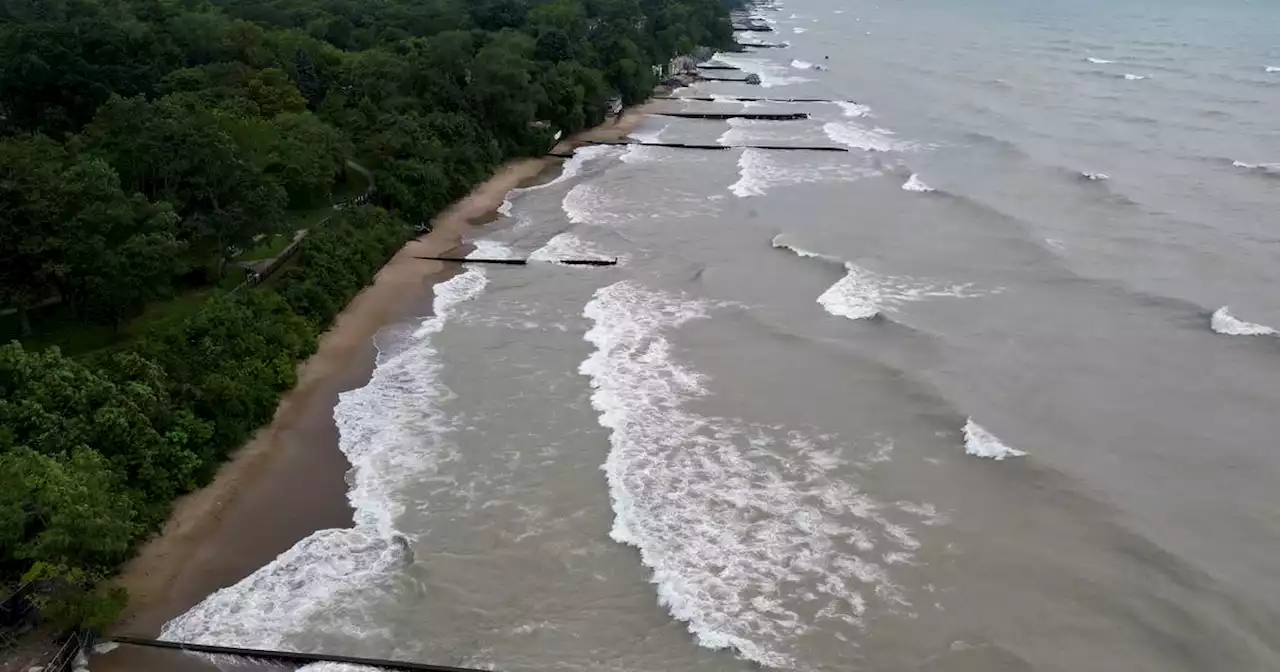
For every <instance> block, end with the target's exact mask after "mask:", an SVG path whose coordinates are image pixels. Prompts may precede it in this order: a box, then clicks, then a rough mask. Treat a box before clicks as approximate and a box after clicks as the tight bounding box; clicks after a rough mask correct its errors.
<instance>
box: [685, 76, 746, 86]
mask: <svg viewBox="0 0 1280 672" xmlns="http://www.w3.org/2000/svg"><path fill="white" fill-rule="evenodd" d="M698 79H701V80H703V81H706V82H738V83H740V84H752V83H754V84H759V82H752V81H751V80H750V78H748V77H705V76H702V77H699V78H698Z"/></svg>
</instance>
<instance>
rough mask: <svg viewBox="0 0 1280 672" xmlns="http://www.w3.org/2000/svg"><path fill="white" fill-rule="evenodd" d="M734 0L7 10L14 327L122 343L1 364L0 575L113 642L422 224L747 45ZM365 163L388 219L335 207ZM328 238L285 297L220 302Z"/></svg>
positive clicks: (283, 275) (425, 0)
mask: <svg viewBox="0 0 1280 672" xmlns="http://www.w3.org/2000/svg"><path fill="white" fill-rule="evenodd" d="M724 2H725V0H549V1H548V0H474V1H468V2H463V0H379V1H378V2H367V1H366V0H219V1H218V2H214V3H207V2H194V1H186V0H183V1H180V2H166V1H165V0H48V1H46V0H36V1H32V2H3V3H0V309H4V311H5V312H8V310H7V309H9V308H17V309H18V310H17V314H18V318H19V319H18V322H20V323H21V324H22V325H23V326H24V327H27V328H28V329H27V330H29V328H30V327H31V326H32V325H31V324H29V322H30V321H29V320H28V319H27V318H28V317H29V315H30V314H31V313H32V312H33V310H36V309H39V310H40V311H48V312H51V313H57V316H58V317H59V318H60V319H64V320H70V321H71V322H72V324H75V325H77V326H83V325H85V324H86V323H98V324H104V325H111V326H114V327H116V335H117V336H119V337H120V340H119V341H118V342H116V343H114V344H113V346H112V347H111V348H107V349H103V350H99V351H96V352H89V353H86V354H82V355H81V356H79V357H78V358H69V357H66V356H63V355H62V354H61V353H60V351H59V350H57V349H56V348H54V349H48V350H36V351H32V350H27V349H24V348H22V347H21V346H19V345H9V346H4V347H0V580H6V581H12V580H16V579H17V578H18V577H20V576H22V575H23V574H24V573H25V575H26V577H27V578H29V579H39V580H41V581H42V582H44V583H45V584H46V585H53V586H56V587H57V588H56V589H54V590H51V591H49V592H46V593H44V594H42V595H41V596H40V597H39V604H40V607H41V609H42V611H43V612H44V616H45V617H46V619H49V620H50V622H53V623H55V624H58V625H65V626H68V627H70V626H74V625H77V624H87V625H91V626H93V625H104V624H105V623H107V622H108V621H109V620H110V619H111V618H112V617H113V615H114V614H116V613H118V612H119V609H120V607H121V605H122V599H123V598H122V595H121V594H120V593H119V592H118V591H114V590H110V589H106V588H103V587H102V586H100V585H99V582H100V581H101V580H102V579H103V578H104V577H105V576H107V574H108V573H109V572H110V570H111V568H112V567H113V566H114V565H115V564H116V563H118V562H120V561H121V560H122V559H123V558H124V557H125V556H126V555H127V553H128V550H129V548H130V547H131V546H132V545H133V544H134V543H136V542H137V541H138V540H139V538H141V536H143V535H145V534H146V533H148V532H149V531H151V530H154V529H155V528H156V526H157V525H158V524H159V523H160V522H161V521H162V520H163V519H164V517H165V515H167V511H168V507H169V505H170V502H171V501H172V500H173V498H174V497H175V496H176V495H178V494H180V493H182V492H186V491H188V490H190V489H192V488H195V487H198V486H199V485H200V484H202V483H203V482H205V481H206V480H207V479H208V478H210V477H211V476H212V474H213V473H214V471H215V470H216V468H217V466H218V464H219V462H220V461H221V460H222V458H223V457H224V456H225V455H226V454H227V452H228V451H230V450H231V449H233V448H234V447H235V446H236V445H238V444H240V443H241V442H243V441H244V440H245V439H246V438H247V437H248V436H249V434H250V432H252V431H253V430H254V429H255V428H257V427H259V426H261V425H262V424H263V423H264V422H266V421H267V420H269V419H270V417H271V415H272V413H273V412H274V409H275V407H276V404H277V401H278V399H279V396H280V394H281V393H283V392H284V391H285V390H287V389H288V388H289V387H290V386H292V385H293V384H294V378H295V375H296V368H295V367H296V365H297V362H298V361H299V360H300V359H301V358H303V357H306V356H308V355H309V354H311V353H312V352H313V351H314V349H315V345H316V337H317V335H318V334H319V332H320V331H321V330H322V329H324V328H325V327H326V326H327V325H328V324H329V323H330V322H331V321H332V320H333V319H334V317H335V316H336V315H337V313H338V311H339V310H341V308H342V306H343V305H345V304H346V302H347V301H348V300H349V299H350V298H351V297H352V296H354V295H355V294H356V293H357V292H359V291H360V290H361V288H363V287H364V286H366V285H367V284H368V283H369V282H371V280H372V278H373V275H374V273H375V272H376V271H377V269H378V268H379V267H380V266H381V265H382V264H383V263H384V262H385V261H386V260H387V259H388V258H389V257H390V256H391V255H392V254H394V253H395V251H396V250H397V249H398V248H400V246H401V245H402V244H403V242H404V241H405V239H406V238H407V237H408V236H410V235H412V234H411V232H412V230H413V228H412V227H410V226H409V224H407V223H406V222H408V223H412V224H414V225H421V224H425V223H427V222H429V221H431V219H432V218H433V217H434V216H435V215H436V214H438V213H439V212H440V211H441V210H442V209H443V208H445V207H447V206H448V204H449V203H450V202H452V201H454V200H456V199H458V198H459V197H461V196H463V195H464V194H466V193H467V192H468V190H470V189H471V188H473V187H474V186H475V185H476V184H477V183H478V182H479V181H481V180H483V179H485V177H486V176H488V175H489V174H491V172H492V171H493V170H494V168H496V167H497V166H498V165H499V164H500V163H501V162H503V161H505V160H507V159H510V158H513V157H516V156H521V155H528V154H533V153H539V152H542V151H545V149H546V146H547V144H548V142H549V140H550V135H551V133H552V131H553V129H552V128H548V126H551V127H553V128H554V130H561V131H567V132H572V131H576V130H578V129H581V128H583V127H585V126H589V125H592V124H596V123H599V122H600V121H602V120H603V118H604V115H605V107H606V101H607V100H608V99H609V98H610V97H612V96H614V95H620V96H621V97H622V98H623V100H624V101H625V102H628V103H631V102H636V101H639V100H642V99H643V98H644V97H645V96H646V95H648V93H649V92H650V91H651V89H652V85H653V82H654V75H653V70H652V67H653V66H654V65H656V64H660V63H663V62H665V61H666V60H667V59H668V58H670V57H671V56H672V55H675V54H677V53H683V52H687V51H689V50H691V49H692V48H693V47H694V46H695V45H707V46H712V47H723V46H726V45H728V44H729V43H730V42H731V40H732V33H731V28H730V26H729V22H728V18H727V11H726V5H725V4H724ZM544 122H546V123H544ZM349 161H358V162H359V163H360V164H362V165H368V166H369V167H370V169H372V173H373V177H374V179H373V180H372V181H371V183H370V185H368V186H370V187H374V186H375V185H376V189H375V191H374V194H373V199H374V200H373V203H376V204H377V205H365V206H359V207H341V208H340V209H337V210H331V209H330V206H331V203H332V196H333V192H334V189H335V185H337V184H339V183H340V182H342V181H344V180H345V179H346V173H347V171H346V166H347V165H348V162H349ZM346 186H347V187H350V186H352V185H346ZM362 186H363V185H362ZM379 206H383V207H385V208H387V209H383V207H379ZM317 211H321V212H323V213H327V216H326V218H323V219H320V220H319V221H317V219H318V218H317V217H315V216H314V215H315V214H316V213H317ZM304 221H305V222H307V223H306V224H303V223H302V222H304ZM303 226H305V227H307V228H308V235H306V236H305V237H304V238H303V239H302V240H301V242H300V243H299V244H298V245H297V247H296V255H295V256H294V257H293V258H292V259H290V261H289V263H288V265H287V266H286V267H285V270H283V271H281V272H280V273H278V274H277V275H275V276H273V277H272V278H271V280H270V281H269V282H268V283H266V285H264V286H260V287H258V288H244V287H243V286H242V287H241V288H239V289H237V290H236V291H226V290H224V289H222V288H219V287H216V286H214V281H215V280H218V279H220V278H221V277H222V275H223V273H224V271H225V269H226V268H227V267H228V265H229V264H230V262H231V261H232V259H233V257H234V256H235V255H236V254H237V253H238V252H239V251H240V250H242V249H246V248H248V247H250V246H252V245H254V244H255V243H257V242H259V241H260V237H261V236H263V235H264V234H271V233H274V232H281V231H286V230H288V229H292V228H302V227H303ZM225 284H227V285H230V284H232V282H228V283H225ZM176 292H184V296H181V297H174V298H176V299H177V300H175V301H172V302H169V301H167V299H169V298H170V295H171V294H174V293H176ZM170 309H177V310H173V312H167V311H168V310H170ZM39 315H40V316H43V312H42V313H41V314H39ZM138 315H144V316H145V317H144V319H137V320H133V318H134V317H135V316H138ZM44 324H47V322H42V321H41V320H36V324H35V326H37V327H40V326H43V325H44ZM4 326H5V328H6V329H8V328H9V326H8V324H7V320H6V324H5V325H4ZM15 331H16V330H15ZM98 331H104V332H106V331H108V330H98Z"/></svg>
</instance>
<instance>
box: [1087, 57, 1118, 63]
mask: <svg viewBox="0 0 1280 672" xmlns="http://www.w3.org/2000/svg"><path fill="white" fill-rule="evenodd" d="M1085 60H1086V61H1089V62H1090V63H1093V64H1094V65H1106V64H1107V63H1115V61H1108V60H1107V59H1105V58H1094V57H1092V56H1089V57H1088V58H1086V59H1085Z"/></svg>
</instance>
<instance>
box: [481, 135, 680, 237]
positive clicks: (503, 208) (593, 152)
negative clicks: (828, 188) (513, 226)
mask: <svg viewBox="0 0 1280 672" xmlns="http://www.w3.org/2000/svg"><path fill="white" fill-rule="evenodd" d="M658 132H659V133H661V132H662V131H658ZM615 150H616V148H615V147H610V146H608V145H587V146H585V147H579V148H577V149H576V150H574V152H573V156H572V157H570V158H569V159H568V160H566V161H565V162H564V165H562V166H561V167H560V174H559V175H557V176H556V177H555V179H553V180H549V181H547V182H543V183H542V184H535V185H532V186H529V187H519V188H517V189H512V190H511V191H508V192H507V196H506V198H504V199H503V200H502V205H500V206H498V214H500V215H502V216H504V217H510V216H511V208H512V207H513V206H514V205H515V204H514V199H515V198H517V197H518V196H520V195H521V194H527V193H529V192H531V191H538V190H540V189H548V188H550V187H554V186H556V185H557V184H563V183H564V182H567V181H569V180H572V179H573V178H575V177H577V176H578V175H579V174H581V173H582V168H583V166H585V165H586V163H587V162H588V161H591V160H592V159H596V158H599V157H601V156H605V155H608V154H610V153H612V152H614V151H615Z"/></svg>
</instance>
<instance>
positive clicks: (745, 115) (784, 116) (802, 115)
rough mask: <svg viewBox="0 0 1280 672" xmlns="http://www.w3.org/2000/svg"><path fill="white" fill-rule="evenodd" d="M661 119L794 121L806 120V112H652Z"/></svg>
mask: <svg viewBox="0 0 1280 672" xmlns="http://www.w3.org/2000/svg"><path fill="white" fill-rule="evenodd" d="M654 114H656V115H658V116H662V117H679V118H681V119H712V120H721V121H723V120H725V119H755V120H757V121H795V120H797V119H808V118H809V113H808V112H779V113H772V114H770V113H749V112H654Z"/></svg>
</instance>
